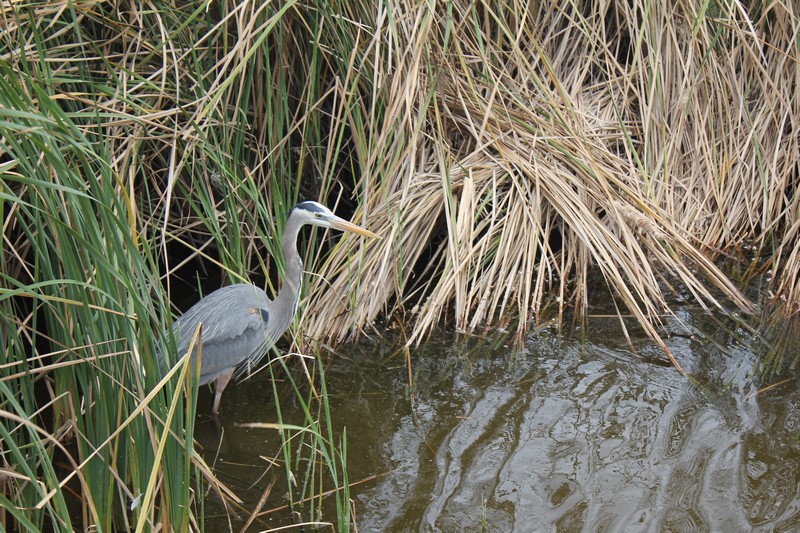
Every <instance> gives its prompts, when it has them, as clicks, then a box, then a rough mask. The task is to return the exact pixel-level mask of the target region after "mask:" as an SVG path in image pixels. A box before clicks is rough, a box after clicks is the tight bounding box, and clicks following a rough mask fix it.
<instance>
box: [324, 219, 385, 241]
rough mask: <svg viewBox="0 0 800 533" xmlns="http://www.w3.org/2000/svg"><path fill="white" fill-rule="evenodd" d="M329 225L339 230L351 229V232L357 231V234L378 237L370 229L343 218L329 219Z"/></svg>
mask: <svg viewBox="0 0 800 533" xmlns="http://www.w3.org/2000/svg"><path fill="white" fill-rule="evenodd" d="M331 227H333V228H336V229H338V230H341V231H352V232H353V233H358V234H359V235H363V236H364V237H375V238H378V239H380V236H379V235H376V234H374V233H372V232H371V231H370V230H368V229H366V228H362V227H361V226H357V225H355V224H353V223H352V222H348V221H346V220H344V219H343V218H337V219H336V220H332V221H331Z"/></svg>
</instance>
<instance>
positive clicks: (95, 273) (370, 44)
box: [0, 0, 800, 531]
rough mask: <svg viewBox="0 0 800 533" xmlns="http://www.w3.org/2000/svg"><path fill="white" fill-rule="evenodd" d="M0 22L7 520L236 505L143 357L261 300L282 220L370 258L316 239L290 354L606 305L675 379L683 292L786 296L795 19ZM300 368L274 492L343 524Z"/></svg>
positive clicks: (302, 13)
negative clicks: (189, 328)
mask: <svg viewBox="0 0 800 533" xmlns="http://www.w3.org/2000/svg"><path fill="white" fill-rule="evenodd" d="M2 24H3V31H2V32H0V70H2V76H0V179H1V181H0V220H2V223H3V243H2V246H0V264H2V274H0V351H2V354H3V360H2V362H1V363H0V397H1V399H0V487H2V490H0V524H2V525H4V526H5V527H7V528H12V529H13V528H19V529H28V530H37V529H42V528H48V529H54V530H65V531H66V530H72V529H73V528H75V529H86V528H96V529H98V530H103V531H109V530H112V529H136V530H145V529H153V528H155V527H158V526H160V525H161V526H163V527H164V528H165V529H167V530H169V529H175V530H187V529H202V527H203V516H204V508H205V506H204V502H205V500H206V498H209V497H213V498H216V499H217V501H221V502H224V507H225V508H226V509H229V510H230V512H232V513H234V512H235V513H238V514H240V515H243V516H248V514H250V513H252V511H253V510H252V509H242V508H241V507H238V506H239V498H238V497H237V496H236V494H235V493H233V492H232V491H230V490H229V488H228V487H226V486H225V484H224V483H222V482H221V481H220V480H219V479H218V478H217V477H216V476H215V474H214V470H213V469H212V468H210V467H209V466H208V464H207V463H206V461H205V460H204V458H203V456H202V455H201V454H199V453H198V452H197V451H196V448H195V446H194V424H195V419H196V415H197V412H198V411H199V412H201V413H202V412H203V411H204V409H206V407H205V406H204V405H198V403H197V398H198V391H197V385H196V380H195V381H194V382H193V380H192V377H191V375H190V372H189V371H188V369H189V367H188V365H182V366H181V365H179V366H178V367H176V370H175V372H174V373H173V375H172V376H170V377H168V378H165V379H159V378H158V377H157V376H158V373H157V372H156V370H155V366H154V365H155V362H154V361H155V353H156V349H157V347H158V346H162V347H164V349H168V346H167V344H168V342H167V339H165V335H164V333H163V332H165V331H167V330H168V327H169V324H170V323H171V321H172V317H173V315H174V314H176V313H180V312H181V311H182V310H185V309H186V308H187V307H188V306H189V305H191V303H193V302H194V301H196V300H197V299H198V298H199V297H200V295H202V294H204V293H207V292H208V291H210V290H211V289H213V288H216V287H218V286H221V285H223V284H228V283H231V282H239V281H251V282H254V283H256V284H258V285H259V286H266V290H267V293H270V294H273V293H274V288H275V286H276V284H277V280H278V277H279V273H280V272H281V257H280V255H279V253H278V251H279V249H278V246H276V244H275V243H276V242H277V241H275V240H274V237H275V236H276V235H279V234H280V232H281V230H282V224H283V223H284V221H285V214H286V213H287V212H288V210H289V209H290V208H291V206H292V205H294V203H295V202H296V201H297V200H298V199H301V198H303V199H316V200H319V201H321V202H323V203H325V204H327V205H329V206H330V207H331V208H332V209H334V210H335V211H336V212H337V213H338V214H339V215H341V216H343V217H347V218H351V219H353V221H354V222H356V223H358V224H360V225H363V226H365V227H368V228H369V229H370V230H372V231H374V232H375V233H378V234H379V235H381V236H382V237H383V239H382V240H380V241H377V240H373V241H361V240H359V239H356V238H353V237H351V236H347V235H344V236H342V238H341V239H339V240H337V241H336V242H335V243H334V242H331V241H329V240H326V239H325V238H323V237H321V234H320V233H318V232H317V233H309V234H308V235H307V237H306V238H307V241H306V244H307V253H306V257H305V264H306V267H307V270H308V271H314V272H316V274H315V275H313V276H311V275H309V276H307V279H306V291H305V297H304V298H303V300H302V302H301V309H302V312H301V317H300V319H299V320H298V321H297V322H296V323H295V326H294V328H293V330H292V331H293V332H294V334H293V335H291V338H290V339H289V340H288V342H287V343H286V344H285V345H284V346H282V348H284V349H287V350H288V351H300V352H302V353H307V354H308V353H312V354H313V353H317V351H318V350H319V347H321V346H329V345H330V344H332V343H333V342H337V341H342V340H345V339H352V338H354V337H357V336H364V335H381V331H382V329H383V328H385V327H399V326H401V327H402V330H403V331H404V333H405V336H406V337H405V338H406V339H407V341H408V343H409V346H413V345H416V344H418V343H420V342H422V341H424V339H425V338H426V334H427V333H428V332H430V331H431V330H432V328H434V327H435V326H437V325H446V326H447V327H450V328H453V329H456V330H458V331H465V332H480V331H483V330H484V329H486V328H491V327H501V328H510V329H511V330H513V331H514V332H517V335H518V336H519V338H522V337H523V334H524V332H525V331H530V330H531V328H532V327H534V326H541V325H542V324H552V325H553V326H555V327H557V328H558V327H560V326H562V325H564V324H565V317H566V316H570V317H575V318H574V320H575V321H576V322H577V323H585V322H586V321H587V320H591V317H590V316H589V314H590V313H588V309H589V307H588V306H589V302H590V300H591V299H592V298H605V299H608V300H609V301H610V302H611V305H612V307H613V308H614V312H615V314H616V316H618V317H619V323H620V325H621V326H622V331H623V336H624V335H626V334H625V333H624V332H625V327H626V324H630V322H629V320H631V319H632V320H633V321H634V323H635V324H638V327H641V328H643V331H644V332H645V333H646V337H647V338H648V339H649V340H650V341H651V342H653V343H654V344H655V345H657V346H660V348H661V352H660V353H662V354H663V355H664V357H665V358H666V359H672V354H671V352H670V350H669V347H668V344H667V343H666V342H664V339H663V336H664V329H663V326H664V324H665V323H666V322H667V321H672V320H673V319H675V316H674V312H673V311H674V310H673V309H672V307H671V306H670V305H669V303H668V302H669V301H671V300H670V299H669V298H672V297H674V296H675V295H680V298H683V299H687V300H691V301H692V302H696V303H697V304H698V305H699V306H700V307H701V309H704V310H706V311H707V312H709V313H711V314H712V315H713V314H717V315H719V316H727V317H728V318H729V319H735V316H736V314H737V313H739V314H741V313H754V314H756V316H758V315H759V314H763V315H764V316H777V317H780V320H781V321H783V319H784V318H785V317H791V316H793V313H795V312H796V311H797V309H798V304H800V251H798V248H797V246H796V244H797V239H798V233H799V232H800V204H798V200H797V183H798V179H800V147H799V146H798V143H800V135H798V131H800V107H798V106H800V99H798V98H797V91H798V79H800V47H799V46H798V42H800V40H798V33H799V32H800V15H798V13H797V9H796V5H795V4H794V3H793V2H790V1H777V2H772V3H769V4H762V3H752V4H747V3H740V2H735V1H721V2H711V3H708V2H684V3H678V4H674V5H673V3H669V2H650V1H647V0H635V1H634V2H611V3H594V2H585V3H583V2H566V3H565V2H524V1H520V2H489V1H487V2H468V1H456V2H442V3H436V2H428V3H420V2H402V1H395V2H384V3H378V2H364V1H358V2H337V1H334V2H327V1H324V2H314V1H309V2H298V1H292V0H289V1H286V2H236V1H223V2H192V1H189V2H171V1H169V0H166V1H165V0H155V1H154V2H150V3H146V4H142V3H135V2H102V1H100V2H97V1H70V2H65V1H55V2H24V3H20V2H8V1H7V2H3V3H2ZM723 259H724V260H725V262H724V265H725V266H724V267H721V266H720V265H721V264H723V263H722V262H721V260H723ZM765 272H769V277H770V285H769V287H768V288H767V289H766V290H767V291H768V293H769V294H770V295H771V297H770V298H767V299H766V300H765V301H764V303H763V305H759V306H754V305H753V304H752V303H751V302H750V301H749V300H748V298H746V297H745V296H744V295H743V294H742V291H741V287H742V286H743V285H744V284H746V283H747V281H748V280H749V279H751V278H752V277H753V276H756V275H760V274H762V273H765ZM590 288H591V291H592V292H591V293H590ZM670 323H671V322H670ZM782 323H786V322H785V321H783V322H782ZM778 337H779V338H780V339H781V340H782V341H783V342H789V341H791V336H790V335H786V334H785V333H784V332H782V333H781V334H780V335H779V336H778ZM787 339H788V340H787ZM290 343H291V346H290ZM292 346H293V347H294V348H295V350H292ZM784 346H788V344H785V345H784ZM284 351H285V350H284ZM769 353H770V354H771V356H770V358H769V360H767V361H766V363H768V365H769V367H770V368H772V369H782V368H786V367H787V366H789V365H794V364H795V363H796V359H794V358H786V359H785V358H784V357H783V355H782V354H783V353H784V351H783V350H779V349H778V350H769ZM794 353H800V352H797V351H796V350H795V351H794ZM793 357H794V356H793ZM295 359H302V358H295ZM277 361H278V362H279V363H281V364H284V363H285V362H286V360H285V359H283V358H279V359H277ZM672 363H673V364H674V366H675V367H676V372H683V371H684V369H682V368H681V366H680V364H679V363H678V362H677V361H676V360H674V359H672ZM297 366H302V365H297V364H296V363H295V364H294V365H291V367H282V366H280V365H279V364H275V365H271V366H270V369H269V371H270V372H274V373H275V377H277V378H279V381H280V384H276V380H272V383H273V385H272V386H273V387H276V388H278V387H286V388H287V389H288V390H290V391H292V397H293V398H294V399H293V400H292V402H291V403H292V405H293V406H294V407H296V408H297V409H299V411H297V412H296V413H294V415H293V416H292V417H290V418H291V419H292V423H288V422H284V421H283V418H282V417H283V414H282V410H281V408H280V405H278V406H277V407H278V408H277V409H276V415H275V417H273V418H272V420H270V421H269V423H270V424H272V426H270V427H271V430H272V431H278V432H279V433H280V435H281V442H282V443H283V446H282V448H281V450H282V451H281V452H280V454H279V455H278V456H276V457H275V465H276V471H279V472H281V476H282V479H285V480H286V481H285V482H281V483H284V484H285V488H283V487H281V489H280V490H281V491H285V492H286V493H287V499H288V501H289V502H290V503H291V504H292V506H293V509H294V510H296V511H297V513H298V514H299V516H300V520H302V521H323V520H329V521H331V522H334V523H335V524H336V526H335V527H336V529H337V530H347V529H348V528H349V527H350V524H351V523H352V518H351V515H350V510H351V508H350V501H349V500H350V499H349V497H348V493H347V490H346V489H347V484H348V479H347V475H346V468H345V467H346V459H347V454H346V449H347V448H346V439H345V438H344V436H343V435H342V434H340V433H339V432H337V431H334V426H333V425H332V422H331V418H332V417H335V413H331V412H330V410H329V405H328V402H327V392H326V388H325V381H324V374H323V372H322V365H311V366H310V368H309V370H308V372H307V373H304V372H302V371H300V372H298V370H297ZM286 380H294V381H292V383H294V384H295V386H290V385H287V381H286ZM265 387H266V388H267V390H265V392H264V394H265V395H272V394H273V391H272V390H270V386H269V385H265ZM275 397H276V398H280V397H281V396H280V394H277V393H276V394H275ZM284 403H286V402H284ZM223 409H224V407H223ZM297 413H300V414H299V417H298V416H297ZM290 480H293V481H290ZM276 490H277V489H276ZM329 491H331V492H329ZM329 493H330V494H331V495H332V496H331V497H332V498H336V501H337V505H336V506H335V509H336V514H337V516H336V517H331V516H326V517H320V516H319V509H320V506H319V501H320V499H321V498H322V495H323V494H329Z"/></svg>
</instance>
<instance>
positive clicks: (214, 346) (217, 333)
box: [175, 283, 275, 384]
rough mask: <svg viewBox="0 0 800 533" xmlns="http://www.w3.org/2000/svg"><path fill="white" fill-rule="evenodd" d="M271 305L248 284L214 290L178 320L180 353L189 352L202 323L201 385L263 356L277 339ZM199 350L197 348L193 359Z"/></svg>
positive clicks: (262, 292)
mask: <svg viewBox="0 0 800 533" xmlns="http://www.w3.org/2000/svg"><path fill="white" fill-rule="evenodd" d="M269 305H270V300H269V298H267V295H266V293H265V292H264V291H263V290H261V289H259V288H258V287H255V286H253V285H249V284H244V283H242V284H236V285H230V286H228V287H223V288H221V289H218V290H216V291H214V292H212V293H211V294H209V295H208V296H206V297H205V298H203V299H201V300H200V301H199V302H197V303H196V304H195V305H194V306H193V307H192V308H190V309H189V310H188V311H187V312H186V314H184V315H183V316H181V317H180V318H179V319H178V320H177V321H176V323H175V328H176V331H177V334H178V349H179V350H178V356H182V355H183V354H185V353H186V351H187V350H188V349H189V344H190V343H191V340H192V337H193V336H194V334H195V332H196V331H197V326H198V325H199V324H202V325H203V330H202V341H203V352H202V364H201V367H200V383H201V384H204V383H209V382H211V381H213V380H214V379H215V378H216V377H217V376H218V375H219V374H221V373H222V372H224V371H225V370H228V369H230V368H232V367H236V366H238V365H239V364H240V363H242V362H244V361H246V360H248V359H251V358H257V357H260V356H261V355H263V353H264V352H266V350H267V349H269V346H271V344H272V343H273V342H274V341H275V339H272V338H270V335H269V333H268V331H269V329H268V323H269V311H268V309H269ZM196 352H197V350H196V349H195V351H194V353H193V354H192V358H193V359H194V358H196Z"/></svg>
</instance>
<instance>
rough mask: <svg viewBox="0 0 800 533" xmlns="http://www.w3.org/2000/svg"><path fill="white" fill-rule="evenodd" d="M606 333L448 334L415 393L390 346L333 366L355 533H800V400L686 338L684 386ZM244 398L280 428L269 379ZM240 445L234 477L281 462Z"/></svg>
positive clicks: (738, 353) (248, 417) (721, 344)
mask: <svg viewBox="0 0 800 533" xmlns="http://www.w3.org/2000/svg"><path fill="white" fill-rule="evenodd" d="M597 322H600V321H596V322H595V325H593V326H592V327H593V328H594V329H593V330H592V331H587V332H584V333H585V335H583V336H582V337H583V338H584V339H603V340H602V341H599V340H595V341H594V342H589V341H583V342H581V341H580V340H577V339H575V340H571V339H567V338H565V337H563V336H560V335H558V334H556V333H555V332H550V331H543V332H538V333H537V334H536V335H532V336H531V338H530V339H529V340H528V342H527V343H526V345H525V346H524V349H519V348H518V347H515V346H514V345H513V344H510V343H506V342H505V341H506V337H505V336H504V335H502V334H497V335H494V336H492V337H489V338H488V339H477V338H472V337H464V336H461V337H459V336H454V335H452V334H447V333H440V334H439V335H438V336H436V337H435V338H434V339H432V340H431V341H430V342H428V343H427V344H426V345H425V346H423V347H421V348H420V349H419V350H415V351H413V352H412V361H413V375H414V388H413V393H412V394H411V395H410V396H409V395H408V394H407V381H408V380H407V369H406V367H405V363H404V361H403V358H402V357H397V356H395V357H390V354H392V353H393V349H392V348H391V347H387V346H386V345H384V344H374V343H365V344H362V345H361V346H358V347H356V348H354V349H353V350H352V351H350V352H348V353H345V354H342V355H340V356H337V358H336V359H334V360H333V361H332V363H331V365H330V367H329V369H328V385H329V390H330V391H333V394H332V399H331V407H332V411H333V413H334V418H335V421H336V422H337V423H338V424H339V425H341V426H346V427H347V434H348V457H349V458H350V461H349V463H348V473H349V477H350V480H351V482H352V481H358V480H365V479H371V480H369V481H367V482H366V483H363V484H360V485H358V486H356V487H354V488H353V489H352V497H353V498H354V500H355V504H356V512H357V523H358V528H359V531H362V532H364V531H481V530H482V528H484V527H485V530H486V531H524V532H529V531H581V530H586V531H796V530H798V528H800V498H798V488H800V468H798V467H799V466H800V465H798V460H799V459H800V454H798V448H797V435H798V433H797V431H798V425H799V424H800V410H798V408H797V405H798V399H799V398H800V390H798V386H797V385H796V384H795V383H791V384H787V385H784V386H782V387H780V388H777V389H775V390H773V391H770V392H769V393H767V394H764V395H759V396H753V395H752V394H753V392H754V391H755V386H756V382H755V378H754V377H753V374H754V365H755V360H756V357H755V356H754V354H753V353H752V352H751V351H750V350H749V349H748V348H747V347H746V346H745V347H743V346H742V345H741V343H733V342H732V341H731V340H729V339H725V338H717V339H716V341H717V342H709V339H708V337H701V336H698V335H695V336H690V335H686V334H677V333H678V331H684V329H683V328H681V329H680V330H679V329H678V328H676V334H675V335H673V336H672V337H671V338H670V339H669V348H670V350H671V351H672V353H673V354H674V355H675V356H676V358H677V359H678V360H679V361H680V362H681V364H682V365H683V366H684V368H686V369H687V370H688V371H689V372H690V373H692V374H693V375H695V376H699V377H698V378H697V379H695V380H693V381H691V382H690V381H689V380H687V379H685V378H683V377H681V376H680V375H679V374H678V373H677V372H676V371H675V370H674V369H673V368H672V367H671V366H668V365H665V364H663V362H662V361H661V356H660V352H659V350H658V349H656V348H652V349H650V348H646V349H642V350H640V352H639V353H638V354H633V353H631V352H630V350H629V349H628V347H627V344H626V343H625V342H623V341H620V340H619V338H620V337H619V333H618V332H616V333H613V334H612V333H611V332H612V331H616V330H614V329H613V328H612V326H608V327H609V330H607V331H606V330H604V329H603V328H604V326H603V325H602V324H597ZM575 337H577V336H575ZM723 337H724V336H723ZM700 339H703V340H702V341H701V340H700ZM635 341H636V344H637V346H645V347H646V346H649V345H650V343H649V341H646V340H645V339H644V338H637V339H635ZM234 390H237V392H236V393H234V394H232V396H235V397H236V400H234V401H235V402H237V404H239V405H242V406H245V407H244V408H241V409H239V408H237V409H236V417H237V418H239V419H240V420H238V421H241V422H247V421H263V420H270V419H273V418H274V411H273V410H272V409H273V408H272V406H271V405H269V401H265V396H267V397H269V396H270V395H271V393H268V394H265V392H264V383H263V382H261V383H258V382H254V383H246V384H244V385H240V386H239V387H234V388H233V390H232V391H231V392H232V393H233V392H234ZM230 405H231V404H230V403H229V404H228V405H227V408H228V409H230ZM226 430H227V431H229V432H230V431H237V430H236V429H231V428H230V427H228V428H226ZM238 431H239V432H240V433H237V434H235V436H231V437H229V438H231V440H234V441H235V442H236V444H237V446H238V448H239V449H238V450H236V451H228V452H225V453H224V454H223V455H225V456H226V457H225V463H224V464H226V465H230V464H236V463H237V462H239V463H242V464H245V465H246V466H245V469H249V473H245V472H238V473H237V474H236V475H238V476H240V478H239V479H241V478H242V477H243V478H248V476H250V478H252V477H253V476H255V473H254V470H253V469H252V466H253V459H252V458H253V457H257V456H258V455H259V454H261V455H264V454H266V453H274V449H270V451H269V452H268V451H266V450H264V449H260V448H259V447H263V446H265V443H264V440H263V439H264V435H263V432H262V433H258V434H253V433H248V432H247V431H245V430H238ZM259 450H260V451H259ZM237 453H239V454H241V457H243V458H242V459H237V455H236V454H237ZM244 457H246V459H244ZM223 470H224V469H223ZM256 470H257V469H256ZM234 471H235V468H234ZM261 471H263V468H261ZM253 481H255V480H254V479H251V481H250V482H253ZM255 492H257V493H258V494H257V495H256V496H255V498H256V499H257V498H258V496H260V493H261V490H260V489H256V490H255ZM284 523H285V522H284Z"/></svg>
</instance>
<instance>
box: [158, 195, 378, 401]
mask: <svg viewBox="0 0 800 533" xmlns="http://www.w3.org/2000/svg"><path fill="white" fill-rule="evenodd" d="M306 224H310V225H313V226H322V227H325V228H334V229H338V230H342V231H352V232H355V233H358V234H360V235H364V236H366V237H377V235H375V234H374V233H372V232H371V231H369V230H366V229H364V228H362V227H360V226H357V225H355V224H353V223H351V222H348V221H346V220H344V219H342V218H339V217H337V216H336V215H334V214H333V213H332V212H331V211H330V210H329V209H328V208H327V207H325V206H324V205H321V204H318V203H317V202H300V203H299V204H297V205H296V206H294V209H292V212H291V213H290V214H289V220H288V221H287V222H286V228H285V230H284V233H283V238H282V239H281V250H283V257H284V261H285V263H286V276H285V277H284V280H283V286H282V287H281V289H280V290H279V291H278V295H277V296H276V297H275V299H274V300H270V299H269V298H268V297H267V294H266V293H265V292H264V291H263V290H261V289H259V288H258V287H256V286H254V285H250V284H248V283H237V284H235V285H229V286H227V287H222V288H221V289H217V290H215V291H214V292H212V293H210V294H209V295H208V296H206V297H204V298H202V299H201V300H200V301H199V302H197V303H196V304H194V305H193V306H192V307H191V308H190V309H189V310H188V311H186V313H185V314H184V315H183V316H181V317H180V318H179V319H178V320H176V321H175V325H174V328H175V331H176V334H177V336H178V353H179V354H181V355H182V354H185V353H186V352H187V351H188V350H189V345H190V343H191V340H192V337H193V336H194V335H195V332H196V331H197V326H198V325H200V324H202V326H203V329H202V352H201V364H200V385H204V384H206V383H211V382H212V381H213V382H214V385H215V391H214V405H213V406H212V408H211V413H212V414H213V415H216V414H217V413H218V412H219V402H220V399H221V398H222V391H224V390H225V387H226V386H227V385H228V382H229V381H230V380H231V377H233V376H234V372H236V370H237V368H238V373H237V377H238V376H239V375H241V374H243V373H246V372H247V371H248V369H251V368H253V367H254V366H255V365H257V364H258V362H259V361H260V360H261V358H263V357H264V355H266V353H267V352H268V351H269V350H270V348H271V347H272V346H273V344H274V343H275V342H276V341H277V340H278V338H280V336H281V335H283V333H284V332H285V331H286V329H287V328H288V327H289V325H290V324H291V323H292V320H293V319H294V315H295V313H296V312H297V301H298V298H299V296H300V283H301V281H302V277H303V263H302V261H301V259H300V254H298V253H297V234H298V232H299V231H300V228H301V227H302V226H304V225H306ZM191 357H192V364H193V365H194V364H195V362H196V359H197V350H195V351H194V352H193V353H192V355H191ZM159 365H160V366H161V367H162V370H163V367H164V364H163V360H161V358H159Z"/></svg>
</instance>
